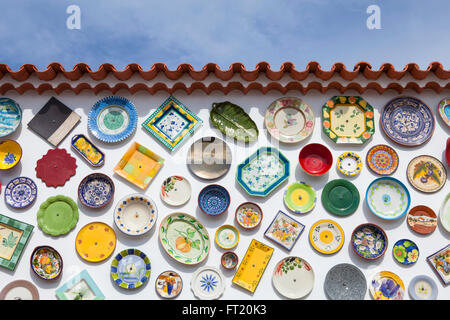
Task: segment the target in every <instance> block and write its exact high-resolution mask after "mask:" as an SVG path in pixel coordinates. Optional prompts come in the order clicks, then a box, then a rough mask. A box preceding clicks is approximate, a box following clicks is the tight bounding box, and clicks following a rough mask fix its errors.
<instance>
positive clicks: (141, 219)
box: [114, 194, 158, 236]
mask: <svg viewBox="0 0 450 320" xmlns="http://www.w3.org/2000/svg"><path fill="white" fill-rule="evenodd" d="M157 218H158V209H157V208H156V204H155V202H154V201H153V200H152V199H150V198H148V197H147V196H145V195H143V194H130V195H128V196H126V197H124V198H122V199H120V201H119V202H118V203H117V205H116V208H115V209H114V222H115V223H116V226H117V228H118V229H119V230H120V231H122V232H124V233H126V234H128V235H131V236H136V235H141V234H145V233H147V232H148V231H150V229H151V228H152V227H153V225H154V224H155V222H156V219H157Z"/></svg>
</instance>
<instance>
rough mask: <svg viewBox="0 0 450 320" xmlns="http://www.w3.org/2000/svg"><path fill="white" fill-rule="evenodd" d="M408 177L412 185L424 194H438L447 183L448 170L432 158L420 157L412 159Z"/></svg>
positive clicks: (407, 172)
mask: <svg viewBox="0 0 450 320" xmlns="http://www.w3.org/2000/svg"><path fill="white" fill-rule="evenodd" d="M406 175H407V176H408V181H409V182H410V183H411V185H412V186H413V187H414V188H416V189H417V190H419V191H422V192H427V193H428V192H436V191H438V190H440V189H441V188H442V187H443V186H444V184H445V182H446V181H447V170H446V169H445V167H444V165H443V164H442V162H440V161H439V160H438V159H436V158H435V157H432V156H418V157H415V158H414V159H412V160H411V161H410V162H409V164H408V168H407V169H406Z"/></svg>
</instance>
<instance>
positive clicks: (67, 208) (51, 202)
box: [37, 195, 78, 236]
mask: <svg viewBox="0 0 450 320" xmlns="http://www.w3.org/2000/svg"><path fill="white" fill-rule="evenodd" d="M37 222H38V226H39V228H40V229H41V230H42V231H43V232H44V233H46V234H49V235H52V236H60V235H63V234H66V233H68V232H69V231H70V230H72V229H73V228H74V227H75V225H76V224H77V222H78V206H77V204H76V203H75V201H73V200H72V199H71V198H69V197H66V196H63V195H58V196H54V197H50V198H48V199H47V200H46V201H45V202H43V203H42V204H41V206H40V207H39V211H38V213H37Z"/></svg>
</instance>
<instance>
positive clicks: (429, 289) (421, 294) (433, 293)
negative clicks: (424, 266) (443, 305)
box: [408, 275, 438, 300]
mask: <svg viewBox="0 0 450 320" xmlns="http://www.w3.org/2000/svg"><path fill="white" fill-rule="evenodd" d="M408 292H409V295H410V296H411V298H413V299H414V300H436V298H437V295H438V288H437V285H436V283H435V282H434V280H433V279H431V278H430V277H429V276H426V275H418V276H415V277H414V278H412V280H411V282H410V283H409V287H408Z"/></svg>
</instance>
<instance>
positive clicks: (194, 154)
mask: <svg viewBox="0 0 450 320" xmlns="http://www.w3.org/2000/svg"><path fill="white" fill-rule="evenodd" d="M231 160H232V154H231V149H230V147H229V146H228V145H227V144H226V143H225V142H224V141H222V140H220V139H219V138H216V137H203V138H201V139H199V140H197V141H195V142H194V143H193V144H192V145H191V147H190V148H189V151H188V155H187V165H188V167H189V170H190V171H191V172H192V173H193V174H194V175H195V176H197V177H199V178H202V179H206V180H212V179H218V178H220V177H222V176H223V175H225V174H226V173H227V172H228V170H230V167H231Z"/></svg>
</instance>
